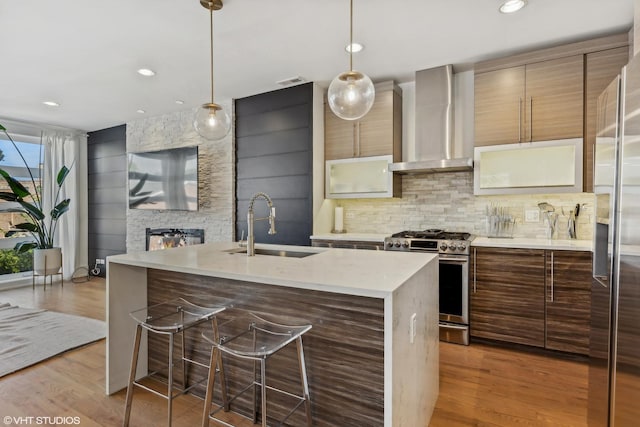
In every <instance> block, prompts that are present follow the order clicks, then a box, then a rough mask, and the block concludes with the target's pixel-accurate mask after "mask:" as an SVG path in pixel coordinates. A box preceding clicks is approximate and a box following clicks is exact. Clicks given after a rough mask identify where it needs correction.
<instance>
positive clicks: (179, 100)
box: [176, 99, 184, 105]
mask: <svg viewBox="0 0 640 427" xmlns="http://www.w3.org/2000/svg"><path fill="white" fill-rule="evenodd" d="M176 104H178V105H182V104H184V101H183V100H181V99H176Z"/></svg>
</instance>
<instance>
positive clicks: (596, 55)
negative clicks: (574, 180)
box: [583, 46, 629, 193]
mask: <svg viewBox="0 0 640 427" xmlns="http://www.w3.org/2000/svg"><path fill="white" fill-rule="evenodd" d="M627 62H629V48H628V47H627V46H623V47H618V48H615V49H606V50H602V51H599V52H593V53H589V54H587V55H586V73H585V74H586V79H585V114H586V117H585V126H584V178H583V182H584V191H585V192H587V193H591V192H593V167H594V166H593V161H594V157H593V152H594V144H595V143H596V113H597V109H598V97H599V96H600V94H601V93H602V92H603V91H604V90H605V88H606V87H607V85H608V84H609V83H611V81H612V80H613V79H614V78H615V77H616V76H617V75H618V74H620V70H621V69H622V67H624V66H625V65H626V64H627Z"/></svg>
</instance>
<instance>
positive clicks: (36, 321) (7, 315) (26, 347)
mask: <svg viewBox="0 0 640 427" xmlns="http://www.w3.org/2000/svg"><path fill="white" fill-rule="evenodd" d="M105 331H106V326H105V322H102V321H100V320H95V319H89V318H86V317H80V316H73V315H70V314H63V313H56V312H53V311H48V310H40V309H34V308H22V307H17V306H13V305H10V304H6V303H5V304H3V303H0V377H3V376H5V375H7V374H10V373H12V372H15V371H18V370H20V369H23V368H26V367H27V366H31V365H33V364H36V363H38V362H41V361H43V360H45V359H48V358H50V357H53V356H55V355H57V354H60V353H63V352H65V351H67V350H71V349H73V348H76V347H80V346H83V345H85V344H88V343H90V342H93V341H97V340H100V339H102V338H104V337H105Z"/></svg>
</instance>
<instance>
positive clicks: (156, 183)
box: [128, 147, 198, 211]
mask: <svg viewBox="0 0 640 427" xmlns="http://www.w3.org/2000/svg"><path fill="white" fill-rule="evenodd" d="M128 160H129V169H128V170H129V208H130V209H157V210H181V211H197V210H198V147H180V148H171V149H167V150H159V151H149V152H143V153H129V159H128Z"/></svg>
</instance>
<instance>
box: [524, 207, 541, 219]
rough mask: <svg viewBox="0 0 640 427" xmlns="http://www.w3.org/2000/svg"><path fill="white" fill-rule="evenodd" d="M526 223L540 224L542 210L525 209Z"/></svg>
mask: <svg viewBox="0 0 640 427" xmlns="http://www.w3.org/2000/svg"><path fill="white" fill-rule="evenodd" d="M524 222H540V209H525V211H524Z"/></svg>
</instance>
